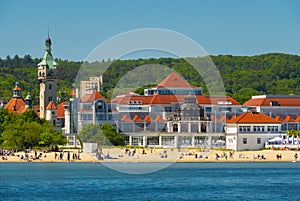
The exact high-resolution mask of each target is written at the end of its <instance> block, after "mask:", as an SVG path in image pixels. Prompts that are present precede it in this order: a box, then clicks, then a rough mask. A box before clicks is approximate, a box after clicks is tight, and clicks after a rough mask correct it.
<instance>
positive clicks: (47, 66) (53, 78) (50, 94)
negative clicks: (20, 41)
mask: <svg viewBox="0 0 300 201" xmlns="http://www.w3.org/2000/svg"><path fill="white" fill-rule="evenodd" d="M45 45H46V48H45V55H44V57H43V60H42V61H41V62H40V63H39V64H38V80H39V82H40V118H46V108H47V106H48V104H49V103H50V102H51V101H53V103H54V104H55V105H56V83H57V79H58V69H57V63H56V62H55V61H54V59H53V57H52V54H51V40H50V38H49V36H48V37H47V39H46V41H45Z"/></svg>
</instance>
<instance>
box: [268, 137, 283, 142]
mask: <svg viewBox="0 0 300 201" xmlns="http://www.w3.org/2000/svg"><path fill="white" fill-rule="evenodd" d="M281 140H282V139H281V137H275V138H273V139H270V140H268V142H281Z"/></svg>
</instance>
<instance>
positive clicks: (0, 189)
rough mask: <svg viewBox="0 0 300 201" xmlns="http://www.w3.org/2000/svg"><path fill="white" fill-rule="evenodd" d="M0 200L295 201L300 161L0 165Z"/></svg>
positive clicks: (299, 197)
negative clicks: (129, 168) (156, 167)
mask: <svg viewBox="0 0 300 201" xmlns="http://www.w3.org/2000/svg"><path fill="white" fill-rule="evenodd" d="M120 165H122V163H120ZM0 200H72V201H74V200H273V201H274V200H280V201H282V200H295V201H296V200H297V201H299V200H300V163H299V162H297V163H177V164H174V165H172V166H170V167H168V168H166V169H163V170H160V171H157V172H154V173H150V174H125V173H120V172H116V171H114V170H111V169H108V168H107V167H105V166H103V165H101V164H97V163H0Z"/></svg>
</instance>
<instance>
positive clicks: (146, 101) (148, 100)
mask: <svg viewBox="0 0 300 201" xmlns="http://www.w3.org/2000/svg"><path fill="white" fill-rule="evenodd" d="M185 96H186V95H183V94H180V95H167V94H155V95H151V96H118V97H116V98H114V99H112V101H111V102H116V103H118V104H123V105H128V104H129V102H130V101H141V102H142V104H143V105H150V104H171V103H176V102H180V103H183V102H184V99H185ZM195 97H196V102H197V103H198V104H201V105H202V104H203V105H205V104H207V105H208V104H214V105H218V104H219V101H230V102H231V103H232V104H231V105H240V104H239V103H238V102H237V101H236V100H234V99H233V98H231V97H224V98H223V97H206V96H204V95H195Z"/></svg>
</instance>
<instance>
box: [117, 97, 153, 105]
mask: <svg viewBox="0 0 300 201" xmlns="http://www.w3.org/2000/svg"><path fill="white" fill-rule="evenodd" d="M152 98H153V96H118V97H116V98H114V99H112V100H111V102H116V103H118V104H121V105H128V104H129V102H130V101H141V104H142V105H149V104H150V102H151V100H152Z"/></svg>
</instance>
